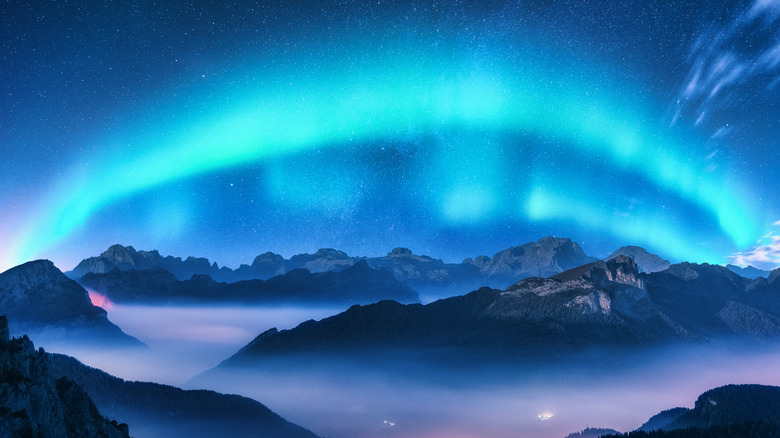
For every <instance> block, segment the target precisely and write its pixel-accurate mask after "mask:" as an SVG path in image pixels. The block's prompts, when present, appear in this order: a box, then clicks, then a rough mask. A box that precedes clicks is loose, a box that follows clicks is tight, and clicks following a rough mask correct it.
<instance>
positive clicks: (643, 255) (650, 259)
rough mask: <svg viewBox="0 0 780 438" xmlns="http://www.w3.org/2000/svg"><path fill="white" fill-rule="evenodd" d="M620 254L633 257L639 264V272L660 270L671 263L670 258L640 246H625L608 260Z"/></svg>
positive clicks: (667, 267) (608, 258)
mask: <svg viewBox="0 0 780 438" xmlns="http://www.w3.org/2000/svg"><path fill="white" fill-rule="evenodd" d="M619 255H624V256H628V257H631V258H632V259H634V261H635V262H636V265H637V266H639V272H646V273H650V272H660V271H663V270H666V269H669V266H671V263H669V260H664V259H662V258H661V257H659V256H657V255H655V254H651V253H649V252H647V250H646V249H644V248H641V247H638V246H624V247H621V248H619V249H618V250H617V251H615V252H613V253H612V254H610V255H609V257H607V260H611V259H614V258H615V257H617V256H619Z"/></svg>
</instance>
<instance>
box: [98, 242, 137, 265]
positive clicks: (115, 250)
mask: <svg viewBox="0 0 780 438" xmlns="http://www.w3.org/2000/svg"><path fill="white" fill-rule="evenodd" d="M137 253H138V252H137V251H136V250H135V248H133V247H132V246H122V245H120V244H118V243H117V244H114V245H111V246H109V247H108V249H107V250H105V251H103V253H101V254H100V257H105V258H107V259H109V260H111V261H112V262H114V263H130V264H132V263H133V262H134V256H135V255H136V254H137Z"/></svg>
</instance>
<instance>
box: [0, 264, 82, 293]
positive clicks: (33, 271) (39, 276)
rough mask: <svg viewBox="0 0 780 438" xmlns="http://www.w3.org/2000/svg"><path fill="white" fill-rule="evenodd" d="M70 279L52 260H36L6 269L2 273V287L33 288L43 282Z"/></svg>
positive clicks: (0, 279) (59, 281)
mask: <svg viewBox="0 0 780 438" xmlns="http://www.w3.org/2000/svg"><path fill="white" fill-rule="evenodd" d="M65 281H70V279H68V278H67V277H66V276H65V274H63V273H62V272H60V270H59V269H57V267H56V266H54V263H52V262H51V261H50V260H34V261H31V262H27V263H24V264H22V265H19V266H16V267H14V268H11V269H9V270H7V271H5V272H4V273H3V274H2V275H0V289H2V288H5V287H11V286H14V287H21V288H24V289H32V288H36V287H39V286H40V285H43V284H52V283H61V282H65Z"/></svg>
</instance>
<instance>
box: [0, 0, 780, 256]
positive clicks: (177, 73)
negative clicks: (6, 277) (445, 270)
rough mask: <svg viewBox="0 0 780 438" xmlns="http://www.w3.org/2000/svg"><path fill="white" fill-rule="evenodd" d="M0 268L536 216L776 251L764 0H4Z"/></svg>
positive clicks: (434, 234) (441, 228) (378, 239)
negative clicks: (118, 250)
mask: <svg viewBox="0 0 780 438" xmlns="http://www.w3.org/2000/svg"><path fill="white" fill-rule="evenodd" d="M0 16H2V24H1V27H0V66H2V68H0V148H2V154H0V182H1V183H2V192H0V247H1V248H2V250H0V270H1V269H5V268H9V267H11V266H13V265H16V264H19V263H22V262H24V261H27V260H30V259H34V258H48V259H51V260H53V261H54V262H55V264H57V265H58V266H59V267H60V268H61V269H70V268H72V267H73V266H74V265H75V264H76V263H77V262H78V261H79V260H80V259H82V258H86V257H88V256H92V255H97V254H99V253H100V252H102V251H103V250H105V248H107V247H108V246H109V245H111V244H114V243H122V244H125V245H133V246H134V247H135V248H137V249H158V250H160V252H161V253H163V254H172V255H178V256H188V255H195V256H205V257H209V258H210V259H211V260H215V261H217V262H218V263H219V264H220V265H227V266H229V267H236V266H238V264H239V263H251V261H252V259H253V258H254V256H255V255H257V254H260V253H262V252H265V251H274V252H277V253H281V254H283V255H285V256H287V257H289V256H291V255H293V254H296V253H301V252H314V251H315V250H316V249H318V248H320V247H333V248H338V249H341V250H344V251H346V252H347V253H348V254H350V255H372V256H376V255H384V254H385V253H387V252H388V251H390V250H391V249H392V248H393V247H396V246H404V247H409V248H411V249H412V250H413V251H414V252H415V253H422V254H429V255H432V256H435V257H438V258H442V259H444V260H446V261H455V262H459V261H461V260H462V259H463V258H465V257H475V256H478V255H481V254H487V255H492V254H493V253H495V252H496V251H499V250H501V249H504V248H506V247H509V246H512V245H518V244H522V243H525V242H528V241H531V240H536V239H538V238H540V237H544V236H547V235H555V236H559V237H571V238H572V239H573V240H575V241H577V242H579V243H580V245H581V246H582V247H583V249H584V250H585V251H586V252H587V253H588V254H591V255H594V256H606V255H608V254H609V253H610V252H611V251H613V250H615V249H617V248H618V247H620V246H622V245H628V244H634V245H640V246H643V247H645V248H647V249H648V250H650V251H652V252H655V253H658V254H660V255H661V256H664V257H666V258H669V259H671V260H672V261H683V260H688V261H696V262H710V263H721V264H722V263H727V262H729V261H731V262H735V263H738V264H753V265H755V266H758V267H761V268H765V269H766V268H772V267H776V266H778V265H780V237H779V236H780V197H778V196H777V190H778V187H780V152H778V148H777V143H776V142H777V139H778V133H779V132H780V105H778V101H780V99H779V98H780V0H751V1H744V2H743V1H732V2H712V1H704V0H701V1H688V0H686V1H666V2H646V1H639V0H637V1H628V2H625V1H623V2H595V1H592V2H588V1H581V0H576V1H575V0H563V1H544V0H537V1H512V2H510V1H506V2H459V1H452V2H447V1H445V2H413V1H373V2H362V1H356V2H333V1H281V2H266V1H263V2H252V1H238V2H236V1H224V2H223V1H219V2H217V1H198V2H176V1H174V2H165V1H161V2H153V1H135V2H116V1H115V2H98V1H92V2H68V1H43V0H34V1H29V2H28V1H14V0H11V1H5V2H3V3H2V5H0Z"/></svg>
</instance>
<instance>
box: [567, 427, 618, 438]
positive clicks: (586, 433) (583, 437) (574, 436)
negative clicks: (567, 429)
mask: <svg viewBox="0 0 780 438" xmlns="http://www.w3.org/2000/svg"><path fill="white" fill-rule="evenodd" d="M616 433H620V432H618V431H616V430H615V429H597V428H593V427H588V428H586V429H584V430H583V431H581V432H574V433H570V434H568V435H566V438H599V437H601V436H602V435H609V434H616Z"/></svg>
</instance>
